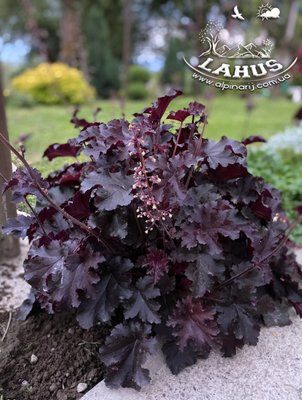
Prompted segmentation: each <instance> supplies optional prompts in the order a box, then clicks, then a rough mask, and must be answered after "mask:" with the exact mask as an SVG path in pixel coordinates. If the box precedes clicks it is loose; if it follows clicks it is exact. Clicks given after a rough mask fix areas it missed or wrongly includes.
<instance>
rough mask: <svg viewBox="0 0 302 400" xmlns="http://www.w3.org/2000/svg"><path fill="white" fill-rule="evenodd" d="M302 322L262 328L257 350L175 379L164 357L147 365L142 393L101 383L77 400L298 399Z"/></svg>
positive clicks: (215, 359) (214, 358) (301, 395)
mask: <svg viewBox="0 0 302 400" xmlns="http://www.w3.org/2000/svg"><path fill="white" fill-rule="evenodd" d="M301 343H302V320H301V319H299V318H295V319H294V322H293V324H292V325H291V326H288V327H283V328H279V327H278V328H263V329H262V332H261V334H260V339H259V343H258V345H257V346H246V347H245V348H243V349H242V350H240V351H238V354H237V355H236V356H235V357H233V358H223V357H221V355H220V354H219V353H212V355H211V356H210V357H209V358H208V359H207V360H201V361H199V362H198V363H197V364H195V365H194V366H192V367H190V368H187V369H186V370H184V371H183V372H181V373H180V374H179V375H178V376H174V375H172V374H171V372H170V371H169V370H168V368H167V367H166V366H165V364H164V361H163V358H162V357H161V356H160V355H158V356H157V357H153V359H152V358H150V359H149V360H148V362H147V363H146V367H148V368H149V369H150V371H151V378H152V382H151V384H150V385H148V386H146V387H144V388H143V389H142V390H141V392H135V391H134V390H132V389H119V390H111V389H108V388H107V387H106V386H105V384H104V382H100V383H99V384H98V385H96V386H95V387H94V388H93V389H92V390H90V391H89V392H88V393H87V394H86V395H85V396H84V397H82V400H182V399H183V400H302V346H301Z"/></svg>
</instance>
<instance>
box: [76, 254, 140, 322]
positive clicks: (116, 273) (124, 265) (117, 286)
mask: <svg viewBox="0 0 302 400" xmlns="http://www.w3.org/2000/svg"><path fill="white" fill-rule="evenodd" d="M132 268H133V264H132V263H131V262H130V260H127V259H122V258H121V257H116V258H114V259H112V260H111V261H110V262H107V263H106V264H105V266H103V268H102V271H101V275H100V282H99V283H98V284H97V285H96V286H95V290H94V294H93V296H92V297H91V298H90V299H88V300H86V301H84V302H83V304H82V306H81V307H80V309H79V312H78V315H77V320H78V322H79V323H80V325H81V327H82V328H85V329H89V328H91V327H92V326H93V323H94V321H97V320H99V321H102V322H108V321H109V320H110V318H111V317H112V315H113V314H114V311H115V310H116V308H117V307H118V306H119V305H121V304H122V302H123V301H124V300H125V299H129V298H130V297H131V295H132V291H131V290H130V288H129V286H130V280H129V277H128V276H127V272H128V271H130V270H131V269H132Z"/></svg>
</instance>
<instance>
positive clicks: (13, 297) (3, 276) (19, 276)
mask: <svg viewBox="0 0 302 400" xmlns="http://www.w3.org/2000/svg"><path fill="white" fill-rule="evenodd" d="M20 245H21V248H20V255H19V256H18V257H15V258H10V259H7V260H5V261H4V260H3V261H1V264H0V293H1V294H0V311H12V310H13V309H15V308H17V307H19V306H20V305H21V304H22V302H23V300H25V299H26V298H27V296H28V293H29V291H30V286H29V284H28V283H27V282H25V280H24V278H23V273H24V270H23V261H24V259H25V258H26V255H27V252H28V242H27V241H26V240H22V241H21V243H20Z"/></svg>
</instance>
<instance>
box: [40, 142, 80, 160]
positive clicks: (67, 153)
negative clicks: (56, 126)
mask: <svg viewBox="0 0 302 400" xmlns="http://www.w3.org/2000/svg"><path fill="white" fill-rule="evenodd" d="M81 150H82V146H77V145H71V144H70V143H64V144H58V143H55V144H52V145H51V146H49V147H48V148H47V149H46V150H45V152H44V154H43V157H47V158H48V160H49V161H52V160H53V159H54V158H58V157H77V156H78V155H79V153H80V152H81Z"/></svg>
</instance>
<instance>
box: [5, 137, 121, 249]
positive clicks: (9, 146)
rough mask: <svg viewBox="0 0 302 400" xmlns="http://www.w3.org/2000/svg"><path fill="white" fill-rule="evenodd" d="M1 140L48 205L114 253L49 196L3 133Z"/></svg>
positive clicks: (103, 241)
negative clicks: (25, 170) (21, 165)
mask: <svg viewBox="0 0 302 400" xmlns="http://www.w3.org/2000/svg"><path fill="white" fill-rule="evenodd" d="M0 140H1V141H2V143H3V144H4V145H5V146H7V147H8V148H9V149H10V150H11V152H13V153H14V154H15V156H16V157H17V158H18V159H19V160H20V161H21V162H22V164H23V165H24V167H25V168H26V169H27V171H28V173H29V175H30V177H31V179H32V181H33V183H34V184H35V185H36V188H37V189H38V191H39V192H40V193H41V195H42V196H43V197H44V198H45V199H46V200H47V201H48V203H50V204H51V205H52V206H53V208H55V209H56V210H57V211H58V212H60V213H61V214H62V215H63V216H64V217H65V218H66V219H68V220H69V221H71V222H72V223H73V224H74V225H77V226H78V227H79V228H81V229H82V230H84V231H86V232H87V233H89V235H91V236H94V237H95V238H96V239H97V240H98V241H99V242H100V243H102V245H103V246H104V247H106V248H107V250H108V251H110V252H113V249H112V248H111V246H110V245H109V244H108V243H107V242H106V241H105V240H104V239H103V238H100V237H99V236H97V235H96V234H95V233H94V232H93V229H91V228H90V227H89V226H87V225H86V224H84V223H83V222H81V221H79V220H77V219H76V218H74V217H73V216H72V215H70V214H69V213H68V212H66V211H65V210H64V209H63V208H61V207H60V206H59V205H58V204H57V203H55V202H54V201H53V200H52V198H51V197H50V196H49V194H48V193H47V190H46V189H44V188H42V187H41V185H40V184H39V182H38V181H37V180H36V177H35V175H34V173H33V171H32V168H31V166H30V165H29V164H28V162H27V161H26V159H25V158H24V157H23V156H22V155H21V154H20V153H19V152H18V151H17V150H16V149H15V148H14V147H13V146H12V145H11V144H10V143H9V141H8V140H7V139H6V138H5V137H4V136H3V135H2V133H0Z"/></svg>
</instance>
